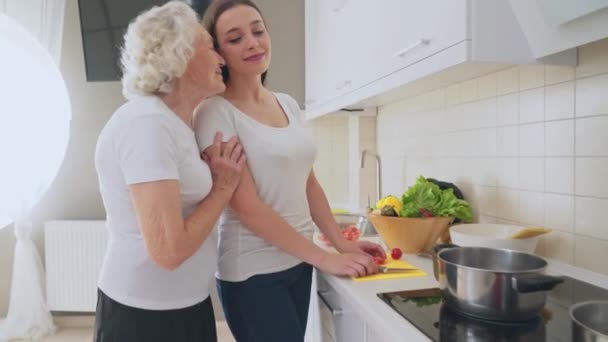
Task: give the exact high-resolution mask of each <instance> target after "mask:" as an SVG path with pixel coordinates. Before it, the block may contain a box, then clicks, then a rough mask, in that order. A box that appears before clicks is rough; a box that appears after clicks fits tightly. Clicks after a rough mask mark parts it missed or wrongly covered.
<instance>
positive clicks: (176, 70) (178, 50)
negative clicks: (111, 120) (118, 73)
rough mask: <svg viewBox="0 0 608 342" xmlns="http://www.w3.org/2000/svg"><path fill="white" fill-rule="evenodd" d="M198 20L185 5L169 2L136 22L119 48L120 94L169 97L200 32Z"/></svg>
mask: <svg viewBox="0 0 608 342" xmlns="http://www.w3.org/2000/svg"><path fill="white" fill-rule="evenodd" d="M199 25H200V24H199V21H198V16H197V15H196V12H194V10H193V9H192V8H191V7H190V6H189V5H188V4H187V3H184V2H181V1H170V2H168V3H166V4H164V5H162V6H156V7H153V8H151V9H149V10H147V11H146V12H143V13H142V14H140V15H139V16H137V18H135V19H134V20H133V21H132V22H131V24H129V27H128V28H127V32H126V34H125V37H124V38H125V39H124V40H125V43H124V46H123V48H122V55H121V64H122V72H123V77H122V88H123V89H122V92H123V95H124V96H125V97H126V98H127V99H130V98H132V97H134V96H135V95H152V94H158V93H169V92H171V91H172V89H173V85H174V82H175V79H176V78H178V77H181V76H182V75H183V74H184V72H185V70H186V66H187V65H188V62H189V61H190V59H191V58H192V56H193V54H194V48H193V42H194V38H195V37H196V35H197V34H198V33H199V32H200V27H201V26H199Z"/></svg>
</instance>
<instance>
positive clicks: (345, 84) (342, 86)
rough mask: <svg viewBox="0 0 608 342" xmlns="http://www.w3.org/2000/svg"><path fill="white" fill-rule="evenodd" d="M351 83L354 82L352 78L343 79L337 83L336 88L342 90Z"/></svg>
mask: <svg viewBox="0 0 608 342" xmlns="http://www.w3.org/2000/svg"><path fill="white" fill-rule="evenodd" d="M351 83H352V81H351V80H346V81H342V82H340V83H338V84H337V85H336V90H342V89H344V88H346V87H348V86H349V85H350V84H351Z"/></svg>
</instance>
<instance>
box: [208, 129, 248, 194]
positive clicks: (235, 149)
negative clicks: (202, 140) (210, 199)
mask: <svg viewBox="0 0 608 342" xmlns="http://www.w3.org/2000/svg"><path fill="white" fill-rule="evenodd" d="M201 156H202V158H203V160H205V162H207V164H209V168H210V169H211V177H212V178H213V187H212V189H211V191H218V192H226V193H228V194H229V195H231V196H232V193H233V192H234V190H235V189H236V187H237V186H238V185H239V181H240V179H241V173H242V171H243V167H244V166H245V160H246V157H245V153H244V152H243V146H242V145H241V144H240V143H239V141H238V139H237V138H236V137H232V138H230V140H228V142H227V143H226V144H222V133H221V132H217V133H216V134H215V137H214V138H213V145H211V146H210V147H208V148H207V149H206V150H205V152H204V153H203V154H202V155H201Z"/></svg>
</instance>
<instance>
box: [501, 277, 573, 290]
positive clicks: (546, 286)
mask: <svg viewBox="0 0 608 342" xmlns="http://www.w3.org/2000/svg"><path fill="white" fill-rule="evenodd" d="M563 282H564V277H554V276H548V275H544V274H539V273H530V274H516V275H513V276H512V278H511V286H512V287H513V290H515V291H517V292H520V293H528V292H538V291H549V290H551V289H553V288H554V287H555V286H556V285H558V284H561V283H563Z"/></svg>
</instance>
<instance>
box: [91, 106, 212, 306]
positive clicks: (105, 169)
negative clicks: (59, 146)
mask: <svg viewBox="0 0 608 342" xmlns="http://www.w3.org/2000/svg"><path fill="white" fill-rule="evenodd" d="M95 167H96V169H97V175H98V177H99V188H100V191H101V196H102V198H103V203H104V206H105V208H106V214H107V228H108V231H109V241H108V247H107V250H106V254H105V258H104V260H103V266H102V269H101V274H100V279H99V288H100V289H101V290H102V291H103V292H104V293H105V294H106V295H108V296H109V297H110V298H112V299H114V300H115V301H117V302H119V303H122V304H124V305H128V306H132V307H137V308H142V309H148V310H168V309H178V308H184V307H188V306H191V305H195V304H197V303H199V302H201V301H203V300H205V299H206V298H207V297H208V296H209V282H210V280H211V279H212V278H213V274H214V272H215V270H216V268H217V248H216V241H214V239H211V238H208V239H207V240H206V241H205V242H204V243H203V244H202V246H201V247H200V248H199V249H198V250H197V251H196V253H194V254H193V255H192V256H191V257H190V258H189V259H188V260H186V261H185V262H184V263H183V264H182V265H180V266H179V267H178V268H177V269H175V270H173V271H169V270H166V269H163V268H161V267H160V266H158V265H156V264H155V263H154V262H153V261H152V259H151V258H150V256H149V255H148V253H147V251H146V246H145V243H144V240H143V236H142V232H141V229H140V227H139V225H138V223H137V219H136V213H135V209H134V207H133V203H132V200H131V197H130V194H129V184H136V183H143V182H150V181H157V180H167V179H175V180H178V181H179V187H180V193H181V200H182V214H183V216H184V217H187V216H189V215H190V214H191V213H192V212H193V211H194V209H195V208H196V207H197V205H198V204H199V202H200V201H201V200H202V199H203V198H205V196H207V194H208V193H209V191H210V190H211V185H212V178H211V172H210V170H209V167H208V166H207V164H205V162H203V161H202V160H201V158H200V154H199V151H198V146H197V144H196V140H195V137H194V131H193V130H192V129H191V128H190V127H188V126H187V125H186V124H185V123H184V122H183V121H182V120H181V119H180V118H179V117H178V116H177V114H175V113H174V112H173V111H171V110H170V109H169V108H168V107H167V106H166V105H165V104H164V103H163V102H162V101H161V100H160V99H159V98H158V97H156V96H142V97H138V98H135V99H132V100H131V101H129V102H127V103H126V104H124V105H123V106H121V107H120V108H119V109H118V110H117V111H116V112H115V113H114V115H113V116H112V118H111V119H110V120H109V121H108V123H107V124H106V126H105V127H104V129H103V130H102V132H101V135H100V136H99V139H98V141H97V150H96V153H95Z"/></svg>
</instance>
